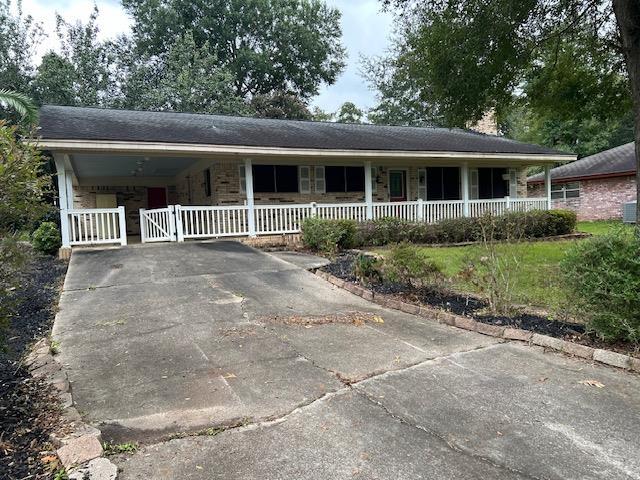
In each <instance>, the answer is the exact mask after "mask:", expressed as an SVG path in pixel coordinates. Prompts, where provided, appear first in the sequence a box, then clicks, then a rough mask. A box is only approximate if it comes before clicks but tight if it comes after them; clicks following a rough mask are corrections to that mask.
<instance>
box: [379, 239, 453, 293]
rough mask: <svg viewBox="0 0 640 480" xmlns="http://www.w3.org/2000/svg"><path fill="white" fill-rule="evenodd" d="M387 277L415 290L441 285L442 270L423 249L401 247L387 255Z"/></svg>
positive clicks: (385, 263)
mask: <svg viewBox="0 0 640 480" xmlns="http://www.w3.org/2000/svg"><path fill="white" fill-rule="evenodd" d="M384 275H385V277H386V278H387V279H388V280H390V281H392V282H397V283H402V284H405V285H410V286H412V287H415V288H425V287H428V286H436V285H440V284H441V283H442V281H443V278H444V276H443V274H442V270H441V269H440V267H439V266H438V265H436V263H434V262H433V260H431V259H430V258H429V257H427V255H426V254H425V253H424V251H423V250H422V249H420V248H419V247H416V246H413V245H400V246H398V247H395V248H394V249H392V250H391V251H390V252H389V253H388V254H386V255H385V259H384Z"/></svg>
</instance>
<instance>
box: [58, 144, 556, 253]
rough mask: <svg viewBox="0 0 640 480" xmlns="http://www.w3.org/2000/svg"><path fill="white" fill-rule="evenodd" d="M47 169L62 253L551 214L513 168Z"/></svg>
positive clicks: (259, 165) (333, 163)
mask: <svg viewBox="0 0 640 480" xmlns="http://www.w3.org/2000/svg"><path fill="white" fill-rule="evenodd" d="M470 157H471V156H470ZM54 159H55V161H56V167H57V177H58V186H59V192H60V213H61V228H62V238H63V246H64V247H71V246H78V245H95V244H110V243H113V244H121V245H126V244H127V242H128V239H129V238H131V237H135V236H138V235H139V236H140V238H141V241H142V242H158V241H185V240H189V239H208V238H219V237H242V236H251V237H253V236H257V235H281V234H292V233H298V232H300V229H301V225H302V222H303V221H304V220H305V219H306V218H309V217H318V218H326V219H350V220H356V221H364V220H370V219H378V218H382V217H396V218H401V219H405V220H409V221H418V222H428V223H435V222H438V221H440V220H443V219H447V218H457V217H463V216H480V215H483V214H484V213H487V212H490V213H492V214H502V213H505V212H508V211H528V210H534V209H548V208H550V192H549V187H550V183H549V182H547V188H546V190H545V191H546V192H547V196H546V197H535V198H528V197H526V183H525V180H526V177H525V175H524V172H525V165H523V162H522V161H519V160H517V159H513V160H505V159H500V160H495V159H493V160H486V159H482V160H479V159H474V158H469V159H463V160H460V159H455V160H451V159H445V158H439V159H430V160H428V161H427V160H425V159H418V158H408V159H405V160H403V161H402V162H399V161H397V160H395V159H393V160H392V161H391V160H384V159H380V160H364V161H362V160H358V159H351V158H342V159H330V160H325V159H312V160H310V159H305V160H301V159H294V158H286V159H282V158H278V159H273V158H241V159H239V158H229V157H226V158H216V157H214V156H210V157H207V158H196V157H185V156H169V155H157V156H147V155H139V154H138V155H136V154H130V153H127V154H117V153H115V152H114V153H113V154H104V153H92V152H91V153H90V152H78V153H64V154H55V153H54ZM303 163H304V164H303ZM547 165H548V163H547ZM546 171H547V172H548V167H547V170H546ZM547 180H548V174H547Z"/></svg>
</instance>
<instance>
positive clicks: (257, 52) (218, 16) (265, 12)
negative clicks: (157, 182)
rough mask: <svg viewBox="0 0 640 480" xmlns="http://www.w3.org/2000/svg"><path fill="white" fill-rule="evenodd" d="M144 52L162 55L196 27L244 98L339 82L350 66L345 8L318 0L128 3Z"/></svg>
mask: <svg viewBox="0 0 640 480" xmlns="http://www.w3.org/2000/svg"><path fill="white" fill-rule="evenodd" d="M122 3H123V6H124V7H125V9H126V10H127V12H128V13H129V14H130V15H131V17H132V18H133V21H134V24H133V37H134V40H135V43H136V49H137V51H139V52H141V53H143V54H145V55H147V56H150V57H152V56H156V55H162V54H163V53H165V52H167V51H168V50H169V49H170V46H171V44H172V42H173V41H174V39H175V38H177V37H179V36H181V35H184V34H186V33H187V32H188V31H191V32H192V34H193V38H194V41H195V44H196V45H197V46H198V47H199V48H201V47H203V46H204V45H205V43H208V45H209V48H210V49H211V53H212V54H213V55H215V56H216V57H217V58H218V59H219V61H220V62H221V66H223V67H225V68H227V69H228V70H229V71H230V72H232V74H233V77H234V80H233V84H234V87H235V91H236V93H237V94H238V95H239V96H241V97H243V98H250V96H252V95H256V94H269V93H271V92H273V91H278V90H280V91H291V92H293V93H295V94H296V95H298V96H300V97H301V98H304V99H306V98H308V97H309V96H312V95H315V94H317V93H318V88H319V86H320V85H321V84H322V83H327V84H332V83H333V82H334V81H335V80H336V78H337V76H338V74H339V73H340V72H341V71H342V69H343V67H344V56H345V52H344V48H343V47H342V45H341V44H340V39H341V34H342V32H341V28H340V12H339V11H338V10H337V9H335V8H329V7H327V6H326V5H325V4H324V2H321V1H318V0H247V1H242V2H238V1H235V0H215V1H214V0H196V1H193V0H164V1H157V0H142V1H140V0H124V1H123V2H122Z"/></svg>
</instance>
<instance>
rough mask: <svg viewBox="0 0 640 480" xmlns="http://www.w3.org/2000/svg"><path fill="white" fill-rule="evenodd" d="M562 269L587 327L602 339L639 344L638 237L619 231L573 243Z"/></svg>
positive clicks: (639, 288) (639, 271)
mask: <svg viewBox="0 0 640 480" xmlns="http://www.w3.org/2000/svg"><path fill="white" fill-rule="evenodd" d="M561 268H562V272H563V277H564V281H565V284H566V285H567V287H568V288H569V289H570V291H571V293H572V294H573V299H574V302H575V305H576V307H577V309H578V311H579V312H580V314H581V315H582V316H583V317H584V318H585V319H586V320H587V325H588V327H589V328H591V329H592V330H593V331H595V332H596V334H597V335H598V336H599V337H601V338H602V339H604V340H609V341H615V340H625V341H629V342H634V343H640V238H638V237H637V236H636V235H634V234H633V233H632V232H630V231H628V230H622V229H621V230H619V231H618V232H615V233H612V234H609V235H602V236H598V237H593V238H591V239H588V240H585V241H582V242H580V243H576V244H575V245H574V246H573V248H571V249H570V250H569V251H567V254H566V257H565V258H564V260H563V261H562V262H561Z"/></svg>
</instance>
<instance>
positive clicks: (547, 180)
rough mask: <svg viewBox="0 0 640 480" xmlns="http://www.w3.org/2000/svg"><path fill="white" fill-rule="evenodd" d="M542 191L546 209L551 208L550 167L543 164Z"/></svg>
mask: <svg viewBox="0 0 640 480" xmlns="http://www.w3.org/2000/svg"><path fill="white" fill-rule="evenodd" d="M544 191H545V195H546V197H547V210H551V167H550V166H549V165H545V166H544Z"/></svg>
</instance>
